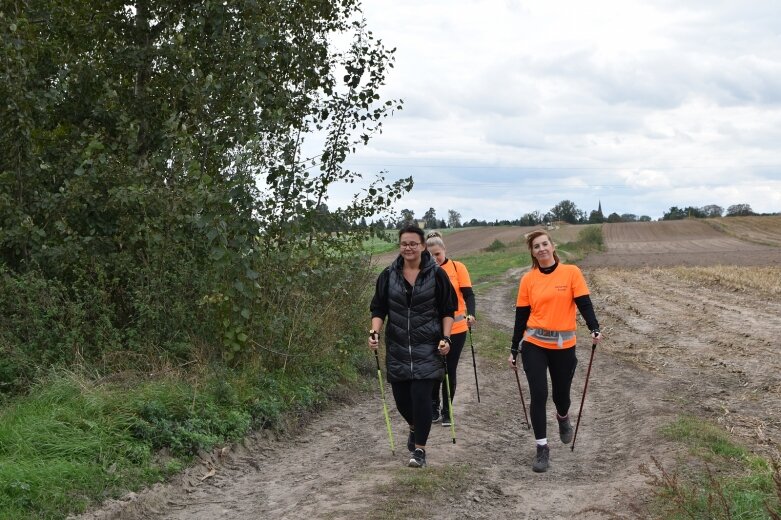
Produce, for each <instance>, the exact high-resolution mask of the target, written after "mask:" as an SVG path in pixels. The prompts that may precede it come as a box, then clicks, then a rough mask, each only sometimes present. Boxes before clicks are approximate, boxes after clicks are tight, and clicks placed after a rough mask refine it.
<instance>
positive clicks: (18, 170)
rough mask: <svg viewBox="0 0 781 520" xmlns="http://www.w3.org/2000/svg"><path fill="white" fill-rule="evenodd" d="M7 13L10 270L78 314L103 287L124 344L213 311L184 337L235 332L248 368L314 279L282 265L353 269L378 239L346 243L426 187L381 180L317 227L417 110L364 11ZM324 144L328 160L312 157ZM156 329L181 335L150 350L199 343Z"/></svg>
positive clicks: (158, 7) (248, 8)
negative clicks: (396, 91) (388, 84)
mask: <svg viewBox="0 0 781 520" xmlns="http://www.w3.org/2000/svg"><path fill="white" fill-rule="evenodd" d="M2 11H3V16H2V17H0V52H2V59H0V99H2V102H0V222H2V223H3V225H2V227H0V260H2V262H3V263H4V264H5V265H6V266H7V267H8V268H9V269H10V270H12V271H13V272H15V273H25V272H28V271H33V270H34V271H35V272H36V273H39V274H40V275H41V276H42V277H44V278H45V279H47V280H56V281H58V283H62V284H64V285H65V286H66V287H69V288H70V290H71V291H72V294H71V296H73V297H74V298H77V297H79V296H78V295H76V294H75V293H76V291H78V290H80V289H79V288H80V287H82V286H81V285H79V282H80V281H82V280H99V281H100V282H101V283H103V285H102V286H100V287H97V288H95V289H94V291H95V294H94V295H93V296H92V297H91V299H90V300H85V301H90V302H97V301H101V302H105V303H106V308H104V309H102V310H103V311H105V312H106V315H105V316H101V318H105V320H104V321H106V322H110V323H112V324H113V325H114V326H115V327H117V328H118V329H119V330H124V329H125V328H127V327H131V326H139V327H140V326H142V324H141V321H140V320H143V319H147V317H148V316H152V315H159V316H161V318H160V319H163V317H164V316H167V315H170V313H171V312H173V311H174V310H177V309H180V308H183V307H182V306H183V305H185V306H187V305H192V306H197V305H199V304H201V303H203V304H204V305H202V306H201V307H200V308H201V309H213V311H214V312H215V313H216V316H213V318H214V319H210V320H205V319H201V320H198V319H192V318H181V319H178V320H174V319H173V318H171V322H172V323H182V324H195V323H202V324H208V323H218V324H220V325H219V326H220V327H222V330H220V331H217V334H218V335H219V337H220V338H221V339H222V340H224V344H225V346H226V352H227V355H228V357H230V356H233V354H234V353H235V352H239V351H242V350H243V349H244V348H245V346H246V345H247V335H248V331H250V330H261V331H262V330H266V329H263V326H262V325H263V324H262V323H260V322H259V321H256V322H255V323H253V320H263V319H267V318H265V316H270V315H271V314H272V313H270V312H269V313H267V312H266V311H265V310H264V309H263V308H262V306H263V305H264V302H265V301H267V300H269V297H268V295H269V294H270V293H269V291H270V290H271V288H272V287H274V284H275V283H276V281H277V279H276V278H275V276H273V275H277V276H279V277H280V278H281V280H283V281H284V280H286V279H288V278H289V277H290V276H291V272H292V274H293V275H294V274H296V272H297V271H296V269H298V264H294V263H290V262H288V263H287V264H285V263H284V262H282V265H283V266H285V267H284V269H288V272H285V271H284V269H275V268H274V266H272V265H271V264H272V263H273V262H276V261H277V258H280V259H281V258H296V257H306V256H308V255H312V254H320V255H321V257H320V258H319V259H318V261H312V262H310V263H311V265H316V264H317V263H318V262H323V263H325V262H327V261H328V259H329V255H330V257H337V256H340V255H341V256H347V254H348V252H349V250H350V248H351V247H354V246H355V244H357V243H358V241H359V240H360V239H361V234H355V235H352V234H350V235H347V238H349V240H346V239H345V238H344V237H342V236H337V235H336V234H334V233H332V231H333V230H342V231H343V230H344V229H346V225H347V224H346V223H351V222H358V221H360V220H361V218H364V217H369V216H372V215H374V214H377V213H378V212H382V211H385V210H387V209H388V208H390V207H391V205H392V204H393V203H395V201H397V200H398V199H399V198H400V197H401V196H402V195H403V193H404V192H406V191H409V189H410V188H411V186H412V182H411V179H409V178H408V179H403V180H401V181H397V182H393V183H389V184H385V183H384V179H383V178H382V177H381V176H380V177H377V178H375V179H374V180H373V181H370V184H369V186H368V188H366V189H365V190H363V191H361V192H360V193H357V194H356V195H355V198H354V199H353V201H352V202H351V203H350V204H348V205H347V206H346V207H343V208H336V209H334V210H331V211H329V212H327V213H323V212H322V211H320V210H319V208H321V207H322V205H323V204H325V203H326V201H327V200H328V195H329V189H330V188H332V187H333V186H334V185H336V184H339V183H353V182H354V181H356V180H357V179H360V178H361V174H360V173H359V172H356V171H352V170H348V169H346V168H344V166H343V165H344V161H345V159H346V158H347V156H348V155H349V154H350V153H352V152H353V151H354V150H355V148H356V147H357V146H360V145H363V144H366V143H367V142H368V141H369V139H370V138H371V137H372V136H373V135H375V134H376V133H377V132H379V131H380V128H381V124H382V121H383V119H384V118H385V117H387V116H389V115H390V114H391V113H392V112H393V111H394V110H397V109H400V108H401V102H400V101H395V100H387V101H385V100H382V99H381V98H380V95H379V89H380V88H381V87H382V85H383V84H384V82H385V77H386V73H387V72H388V70H389V68H390V67H391V66H392V61H393V53H394V51H393V50H392V49H387V48H385V46H384V45H383V44H382V43H381V42H380V41H379V40H377V39H376V38H375V37H374V36H373V34H372V33H371V32H370V31H368V30H367V28H366V26H365V23H364V22H363V21H361V20H360V19H358V20H356V15H360V10H359V5H358V4H357V3H356V2H354V1H352V0H346V1H344V2H339V3H336V2H327V1H324V2H247V3H233V2H211V1H209V0H192V1H191V0H187V1H184V0H166V1H163V0H135V1H129V2H124V3H122V2H120V3H118V2H98V3H89V2H87V3H85V2H81V1H77V0H57V1H54V0H41V1H40V2H23V1H18V0H16V1H15V0H10V1H9V2H6V3H4V4H3V7H2ZM338 35H344V36H346V37H347V38H346V39H343V40H344V41H346V44H345V48H343V49H338V48H336V47H335V46H334V44H333V43H332V42H333V41H335V40H338V38H334V36H338ZM314 133H318V134H319V136H318V137H320V138H321V140H322V141H323V143H324V144H323V146H322V149H321V151H320V152H318V153H317V155H316V156H315V157H304V156H303V151H302V150H304V147H303V146H302V143H303V142H304V140H305V139H306V138H307V137H308V136H310V135H312V134H314ZM313 251H314V253H313ZM318 252H319V253H318ZM259 272H264V273H266V272H267V273H271V274H270V275H269V276H264V277H260V276H259V274H258V273H259ZM192 273H197V274H198V276H196V277H193V276H192ZM286 277H288V278H286ZM172 280H177V283H179V284H180V285H179V286H172V285H166V284H171V283H173V282H172ZM139 288H145V289H146V292H145V291H143V290H140V289H139ZM153 288H154V290H152V289H153ZM177 295H181V297H182V298H183V299H184V302H170V301H166V300H165V298H166V297H168V298H175V297H177ZM84 297H85V298H86V297H87V296H84ZM188 309H189V307H188ZM90 312H91V311H90ZM193 312H195V311H193ZM198 312H201V311H198ZM203 312H205V311H203ZM155 313H157V314H155ZM95 321H96V322H97V321H99V320H95ZM204 326H205V325H204ZM145 330H148V331H152V330H156V331H160V333H161V334H168V336H166V337H161V338H148V340H147V341H143V340H142V339H139V340H138V341H139V343H141V344H148V345H168V344H170V343H171V342H178V341H181V340H179V339H177V338H179V337H188V336H199V334H190V333H188V332H186V331H185V332H183V331H181V330H179V328H178V325H177V326H175V327H172V326H168V325H162V324H160V323H147V324H146V326H145ZM268 330H271V328H269V329H268ZM212 332H213V331H212ZM204 334H205V332H204ZM201 336H202V335H201ZM126 337H128V338H129V337H133V334H130V333H128V334H127V335H126ZM202 339H203V340H204V342H205V343H209V340H208V339H207V338H205V337H203V338H202ZM84 343H86V344H88V345H100V344H101V340H100V338H95V340H94V341H92V340H88V341H85V342H84ZM95 348H99V347H97V346H96V347H95ZM84 354H85V355H88V354H89V353H84Z"/></svg>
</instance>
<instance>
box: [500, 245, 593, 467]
mask: <svg viewBox="0 0 781 520" xmlns="http://www.w3.org/2000/svg"><path fill="white" fill-rule="evenodd" d="M526 246H527V247H528V248H529V254H530V255H531V259H532V268H531V270H530V271H529V272H527V273H526V274H524V275H523V278H521V282H520V284H519V287H518V298H517V300H516V304H515V305H516V307H515V327H514V330H513V339H512V343H511V345H510V357H509V358H508V359H507V361H508V362H509V364H510V367H511V368H512V369H513V370H518V367H517V366H516V360H517V357H518V354H519V353H520V355H521V364H522V365H523V371H524V372H525V373H526V380H527V381H528V382H529V393H530V394H531V397H530V401H531V403H530V405H529V415H530V416H531V423H532V429H533V430H534V438H535V441H536V447H537V454H536V455H535V457H534V462H533V463H532V470H533V471H535V472H537V473H542V472H544V471H547V470H548V465H549V460H550V448H549V447H548V433H547V422H546V418H545V416H546V412H545V405H546V403H547V401H548V373H550V381H551V397H552V399H553V404H554V407H555V409H556V422H557V423H558V427H559V438H560V439H561V442H562V443H564V444H569V443H571V442H572V438H573V436H574V429H573V428H572V424H571V423H570V419H569V408H570V404H571V401H570V388H571V386H572V377H573V376H574V375H575V367H576V366H577V364H578V358H577V356H576V355H575V343H576V338H575V331H576V329H577V322H576V321H575V318H576V315H575V310H576V308H577V310H578V311H580V315H581V316H583V319H584V320H585V321H586V326H587V327H588V329H589V331H590V332H591V341H592V343H593V344H594V345H596V344H597V343H599V342H600V341H602V339H603V338H602V334H601V333H600V331H599V322H598V321H597V316H596V314H595V313H594V306H593V305H592V303H591V297H590V296H589V289H588V286H587V285H586V280H585V279H584V278H583V274H582V273H581V272H580V269H579V268H578V267H577V266H575V265H567V264H562V263H561V261H560V260H559V255H558V254H557V253H556V247H555V246H554V244H553V240H551V237H550V235H549V234H548V232H547V231H544V230H536V231H532V232H531V233H529V234H528V235H526Z"/></svg>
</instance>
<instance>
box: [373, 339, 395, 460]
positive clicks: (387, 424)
mask: <svg viewBox="0 0 781 520" xmlns="http://www.w3.org/2000/svg"><path fill="white" fill-rule="evenodd" d="M375 337H376V334H375ZM374 361H375V362H376V363H377V380H378V381H379V383H380V397H382V411H383V413H384V414H385V428H386V429H387V430H388V440H389V441H390V449H391V454H393V455H396V447H395V446H394V445H393V430H392V429H391V423H390V416H389V415H388V403H387V402H385V385H384V384H382V371H381V370H380V357H379V356H378V355H377V351H376V350H375V351H374Z"/></svg>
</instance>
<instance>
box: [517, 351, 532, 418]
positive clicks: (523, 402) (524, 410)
mask: <svg viewBox="0 0 781 520" xmlns="http://www.w3.org/2000/svg"><path fill="white" fill-rule="evenodd" d="M513 372H515V382H516V383H518V394H519V395H520V396H521V404H522V405H523V417H524V419H526V429H527V430H531V429H532V425H531V424H529V415H528V414H527V413H526V401H524V400H523V390H521V379H520V378H519V377H518V367H517V366H516V367H515V368H514V369H513Z"/></svg>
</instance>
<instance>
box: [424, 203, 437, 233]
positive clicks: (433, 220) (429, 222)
mask: <svg viewBox="0 0 781 520" xmlns="http://www.w3.org/2000/svg"><path fill="white" fill-rule="evenodd" d="M423 221H424V222H425V223H426V228H429V229H435V228H436V227H437V224H439V221H438V220H437V212H436V210H435V209H434V208H429V209H428V211H427V212H426V213H425V214H424V215H423Z"/></svg>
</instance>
